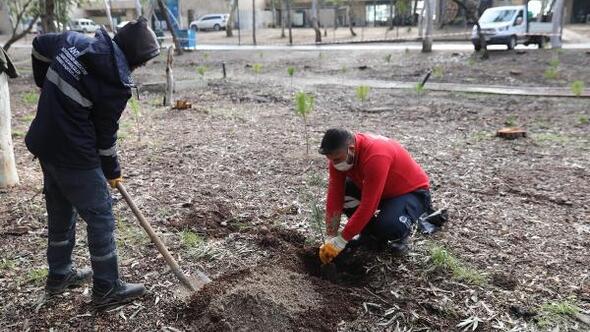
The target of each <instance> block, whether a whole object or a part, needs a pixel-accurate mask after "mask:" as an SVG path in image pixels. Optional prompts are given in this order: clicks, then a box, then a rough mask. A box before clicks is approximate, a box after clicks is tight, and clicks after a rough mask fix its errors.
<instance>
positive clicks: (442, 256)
mask: <svg viewBox="0 0 590 332" xmlns="http://www.w3.org/2000/svg"><path fill="white" fill-rule="evenodd" d="M430 262H431V264H432V265H433V266H434V267H435V268H438V269H441V270H446V271H449V272H450V273H451V274H452V275H453V278H455V279H457V280H462V281H466V282H469V283H471V284H474V285H483V284H485V283H486V276H485V275H483V274H482V273H480V272H479V271H477V270H475V269H473V268H470V267H468V266H466V265H465V264H463V263H462V262H461V261H460V260H459V259H458V258H457V257H455V256H454V255H453V254H451V253H450V252H449V251H448V250H447V249H445V248H444V247H442V246H433V247H432V248H431V249H430Z"/></svg>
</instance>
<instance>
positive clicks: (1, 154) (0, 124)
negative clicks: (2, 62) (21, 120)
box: [0, 73, 18, 188]
mask: <svg viewBox="0 0 590 332" xmlns="http://www.w3.org/2000/svg"><path fill="white" fill-rule="evenodd" d="M17 184H18V173H17V172H16V163H15V162H14V149H13V146H12V134H11V131H10V94H9V91H8V76H7V75H6V73H0V188H4V187H8V186H14V185H17Z"/></svg>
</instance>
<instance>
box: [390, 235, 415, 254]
mask: <svg viewBox="0 0 590 332" xmlns="http://www.w3.org/2000/svg"><path fill="white" fill-rule="evenodd" d="M408 239H409V236H408V237H405V238H403V239H400V240H394V241H389V242H388V243H387V248H388V249H389V252H391V253H392V254H393V255H394V256H398V257H403V256H406V255H407V254H408V253H409V252H410V244H409V241H408Z"/></svg>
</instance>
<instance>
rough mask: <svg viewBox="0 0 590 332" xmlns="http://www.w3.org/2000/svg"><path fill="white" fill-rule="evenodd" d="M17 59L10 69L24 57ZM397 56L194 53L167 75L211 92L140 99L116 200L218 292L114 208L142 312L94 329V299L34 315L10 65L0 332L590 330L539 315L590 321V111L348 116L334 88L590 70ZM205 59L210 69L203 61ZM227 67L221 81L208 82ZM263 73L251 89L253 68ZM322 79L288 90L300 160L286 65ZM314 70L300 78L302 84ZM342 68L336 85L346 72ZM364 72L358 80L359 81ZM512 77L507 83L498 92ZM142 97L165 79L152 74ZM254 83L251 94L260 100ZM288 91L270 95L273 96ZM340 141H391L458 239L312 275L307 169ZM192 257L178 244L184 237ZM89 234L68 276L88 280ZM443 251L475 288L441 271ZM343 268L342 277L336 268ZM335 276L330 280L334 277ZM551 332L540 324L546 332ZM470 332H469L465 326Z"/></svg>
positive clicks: (438, 239)
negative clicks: (357, 137)
mask: <svg viewBox="0 0 590 332" xmlns="http://www.w3.org/2000/svg"><path fill="white" fill-rule="evenodd" d="M19 52H20V53H19ZM388 53H389V52H381V51H380V52H366V51H358V52H352V51H351V52H347V53H343V52H325V53H323V55H322V56H321V57H320V55H319V53H317V52H309V53H303V52H287V53H286V52H270V51H267V52H264V53H263V54H262V55H260V54H259V53H258V52H208V53H207V54H208V55H207V56H205V55H204V53H202V52H196V53H189V54H187V55H185V56H183V57H181V58H178V59H177V62H176V66H177V67H176V70H175V74H176V77H177V78H179V79H183V80H184V79H197V77H196V76H197V74H196V72H195V69H194V68H195V66H197V65H202V64H205V65H207V66H208V68H209V70H208V72H207V74H206V75H205V78H204V80H205V82H206V84H202V85H195V86H194V87H192V86H190V85H189V86H188V87H185V88H182V89H179V90H178V91H177V95H176V98H182V99H187V100H189V101H191V102H192V103H193V105H194V106H193V108H192V109H189V110H182V111H179V110H170V109H168V108H165V107H162V106H160V103H161V100H162V94H161V93H158V92H153V91H147V90H144V91H143V92H142V93H141V100H140V103H141V105H142V110H141V115H140V117H139V118H135V117H134V115H133V114H132V113H131V112H129V111H128V112H125V113H124V117H123V118H122V120H121V129H120V135H119V136H120V142H119V146H120V149H119V150H120V157H121V163H122V167H123V174H124V177H125V181H126V185H127V187H128V191H129V192H130V193H131V194H132V195H133V197H134V199H135V200H136V203H137V204H138V206H139V207H140V209H141V210H142V211H143V212H144V214H145V215H146V216H147V217H148V219H149V221H150V222H151V224H152V225H153V226H154V227H155V228H156V229H157V232H158V233H159V234H160V235H161V236H162V238H163V239H164V241H165V242H166V244H167V245H168V247H169V248H170V250H171V251H172V252H173V254H174V256H175V257H177V258H178V259H179V261H180V264H181V266H182V267H183V269H184V270H185V271H186V272H188V273H191V271H195V270H196V269H201V270H204V271H205V272H206V273H207V274H209V275H210V276H211V278H212V279H213V282H212V283H211V284H209V285H208V286H206V287H205V288H204V289H203V290H202V291H201V292H199V293H198V294H194V296H193V297H192V298H190V299H183V298H181V297H179V296H177V292H176V290H177V288H178V287H179V286H178V282H177V281H176V279H175V278H174V276H173V274H172V273H170V271H169V269H168V268H167V267H166V266H165V265H164V262H163V260H162V259H161V257H159V255H158V254H157V251H156V250H155V248H154V246H153V245H152V244H150V243H149V241H148V240H147V239H146V236H145V235H144V233H143V231H142V230H141V229H140V228H139V226H138V225H137V223H136V221H135V219H134V217H133V215H132V214H131V212H130V210H129V209H128V208H127V207H126V206H125V204H124V201H122V200H121V198H120V196H119V195H118V194H117V193H113V195H114V197H115V198H116V199H117V201H116V204H115V215H116V216H117V225H118V230H117V244H118V251H119V257H120V265H121V267H120V271H121V275H122V277H123V278H124V279H125V280H128V281H135V282H144V283H145V284H146V286H147V287H148V290H149V292H148V295H147V296H146V297H145V298H143V299H141V300H138V301H135V302H134V303H132V304H129V305H126V306H123V307H120V308H114V309H113V310H111V311H109V312H100V313H96V312H93V311H92V310H91V308H90V307H89V304H88V301H89V291H90V289H89V288H88V287H82V288H79V289H74V290H72V291H70V292H68V293H66V294H64V295H63V296H60V297H58V298H55V299H51V300H50V301H48V302H43V301H42V300H41V299H42V297H43V282H44V278H43V274H42V272H43V269H44V268H46V262H45V249H44V248H45V245H46V241H47V225H46V218H47V216H46V213H45V208H44V201H43V196H42V193H41V188H42V177H41V172H40V169H39V165H38V162H37V161H34V160H32V156H31V155H30V154H29V153H28V152H27V151H26V148H25V146H24V142H23V137H24V134H25V133H26V130H27V128H28V125H29V123H30V121H31V119H32V116H33V115H34V114H35V105H34V103H31V102H30V100H29V99H30V97H31V95H34V94H35V93H37V89H36V88H34V87H33V80H32V77H31V71H30V69H29V68H30V67H29V66H30V64H29V63H28V62H27V59H28V58H29V57H30V56H29V54H27V52H25V51H24V50H22V49H17V50H15V51H14V53H13V55H14V57H15V58H16V60H17V62H18V63H20V65H19V67H20V68H21V73H22V76H21V78H18V79H16V80H12V81H11V85H10V89H11V103H12V106H13V138H14V146H15V151H16V155H17V163H18V169H19V175H20V177H21V185H20V186H19V187H16V188H11V189H2V190H0V229H1V230H0V249H1V252H2V254H1V258H0V263H1V265H0V296H1V297H2V298H3V299H4V300H3V301H2V303H1V304H0V312H1V316H0V317H1V318H0V325H1V326H2V327H3V328H5V329H10V330H13V329H15V330H27V329H30V330H47V329H50V328H54V329H58V330H89V329H96V330H101V331H102V330H124V331H134V330H148V331H152V330H176V329H178V330H222V331H226V330H227V331H229V330H396V328H399V330H403V329H405V330H408V329H412V330H431V331H450V330H458V329H459V328H458V327H457V325H458V324H460V323H461V322H468V323H469V322H470V321H471V322H474V321H477V322H478V326H477V330H478V331H491V330H511V329H512V330H514V331H534V330H546V329H550V328H553V327H554V326H558V325H559V326H561V327H562V328H563V329H564V330H567V329H569V330H576V329H577V330H580V331H583V330H588V328H589V327H588V326H586V325H584V323H582V322H580V321H579V320H578V319H576V318H574V317H573V316H568V315H562V316H559V317H560V320H550V321H549V322H547V315H546V314H545V311H544V309H543V308H544V307H546V305H547V304H549V303H552V302H555V303H563V302H564V301H567V303H573V304H575V306H576V307H578V308H579V313H582V314H588V313H590V312H589V310H590V271H589V270H588V266H589V259H588V257H590V241H589V240H588V239H589V238H590V237H589V235H590V224H589V220H590V218H589V217H590V207H589V205H588V202H589V201H590V194H589V193H588V190H587V188H588V187H589V186H590V173H589V171H588V169H589V167H590V124H588V121H587V119H588V117H590V111H589V110H590V107H589V106H590V102H589V100H588V99H583V98H532V97H511V96H493V95H483V94H463V93H444V92H432V91H425V92H422V93H418V92H416V91H413V90H387V89H373V90H371V91H370V95H369V100H368V101H366V102H360V101H358V100H357V99H356V97H355V91H354V89H350V88H343V87H341V86H339V82H341V81H342V80H354V79H362V78H366V77H371V78H375V79H384V80H407V81H412V82H413V81H417V79H418V78H420V77H421V76H422V74H423V72H424V71H425V70H426V69H428V68H431V67H432V65H433V64H440V65H442V66H443V67H444V68H445V69H444V71H443V72H444V75H443V77H442V78H440V79H441V80H449V81H453V82H464V83H469V82H476V83H478V84H485V83H486V82H489V83H494V84H513V85H515V86H516V85H531V86H533V85H554V86H564V85H567V84H569V82H571V81H573V80H576V79H580V80H583V81H585V83H586V86H588V85H589V84H590V73H589V72H588V69H587V68H589V67H588V66H587V65H588V64H589V63H588V62H589V58H590V57H589V56H588V55H587V54H586V53H585V52H584V51H565V52H562V53H560V54H559V57H560V68H561V69H560V73H561V74H560V75H561V76H560V81H553V80H549V81H544V78H543V77H542V76H543V70H544V69H543V68H545V67H546V63H547V61H549V59H550V58H551V57H552V56H553V54H552V53H551V52H550V51H545V50H542V51H540V52H533V51H527V52H526V53H525V54H516V53H513V52H505V53H495V52H494V53H492V59H491V60H489V61H488V62H481V63H480V62H479V60H475V65H473V66H471V65H469V64H468V63H466V62H468V61H469V60H468V59H469V57H470V54H459V55H453V54H452V53H450V52H440V53H433V54H432V55H422V54H418V53H410V54H406V53H404V52H401V53H394V55H393V57H392V60H391V62H390V63H386V62H385V61H384V60H383V59H384V57H385V56H386V55H387V54H388ZM205 58H206V59H205ZM220 61H225V62H226V63H227V64H228V65H229V69H230V71H229V78H228V79H227V80H222V79H220V78H219V77H220V75H221V74H220V70H219V72H217V71H216V69H215V68H218V67H217V66H218V64H219V63H220ZM254 63H261V64H262V65H263V67H262V68H263V69H262V73H260V74H259V75H256V74H255V73H253V72H252V69H251V68H248V67H246V64H254ZM289 64H290V65H294V66H296V67H297V68H298V71H297V74H296V75H301V76H304V77H305V76H307V75H309V76H312V75H313V76H314V77H315V76H317V77H321V78H325V82H326V83H325V84H321V85H316V86H300V85H297V83H295V84H294V88H293V90H298V89H305V90H306V91H307V92H309V93H311V94H313V95H314V96H315V97H316V109H315V110H314V111H313V112H312V114H311V115H310V117H309V119H308V120H309V124H310V127H309V130H310V149H309V155H308V156H307V155H306V144H305V139H304V133H303V127H302V120H301V119H300V118H298V117H297V116H296V115H295V114H294V112H293V109H292V93H293V90H292V89H291V87H290V80H289V78H288V77H287V74H286V66H287V65H289ZM306 65H307V66H309V67H308V69H305V70H303V67H304V66H306ZM344 65H345V66H346V67H347V68H348V69H349V70H347V71H342V70H341V69H342V66H344ZM364 65H366V66H367V67H368V68H370V69H365V70H360V69H353V68H359V67H360V66H364ZM510 70H515V71H520V72H522V74H521V75H518V76H517V78H512V77H511V76H506V73H509V71H510ZM136 74H137V75H136V76H137V81H138V82H140V83H148V82H153V81H159V80H163V77H164V71H163V67H162V63H161V62H157V63H155V64H152V65H150V66H147V67H144V68H141V69H140V70H138V72H137V73H136ZM253 82H255V83H253ZM277 82H280V83H277ZM507 124H510V125H517V126H520V127H522V128H525V129H526V130H527V137H526V138H521V139H516V140H503V139H500V138H496V137H495V132H496V130H497V129H499V128H502V127H505V126H507ZM333 126H346V127H348V128H350V129H352V130H358V131H370V132H374V133H377V134H382V135H385V136H389V137H392V138H395V139H397V140H399V141H400V142H401V143H402V144H404V145H405V146H406V147H407V148H408V149H409V151H410V152H411V153H412V154H413V156H414V157H415V159H416V160H417V161H418V162H419V163H420V164H421V165H423V167H424V168H425V170H426V171H427V173H428V174H429V175H430V177H431V182H432V196H433V201H434V205H435V207H447V208H448V209H449V212H450V217H451V221H450V222H449V223H448V224H447V225H446V226H445V227H444V228H443V230H442V231H441V232H438V233H436V234H434V235H433V236H429V237H426V236H422V235H419V234H415V235H414V236H413V237H412V251H411V254H410V255H409V256H407V257H404V258H398V257H394V256H392V255H391V254H389V253H386V252H370V251H362V250H361V251H359V252H358V253H357V254H355V255H353V256H351V257H349V259H347V260H345V261H344V262H341V263H340V267H339V268H338V267H337V270H336V274H335V275H336V276H337V277H336V278H332V277H330V274H328V275H326V272H325V271H324V270H323V269H322V268H321V267H320V266H319V264H318V261H317V256H315V253H316V252H317V247H318V245H319V243H320V242H321V241H320V236H319V234H317V233H316V232H314V231H313V230H312V228H313V226H312V222H311V220H312V208H313V206H314V205H317V206H320V207H322V206H323V204H324V199H325V198H324V197H325V190H326V181H327V172H326V170H325V166H326V164H325V160H324V159H323V158H322V157H321V156H319V155H317V154H316V153H315V150H316V148H317V146H318V144H319V141H320V139H321V135H322V133H323V131H324V130H326V129H327V128H330V127H333ZM187 231H192V232H194V233H196V234H198V235H199V239H200V242H199V241H197V242H198V243H187V242H186V241H183V232H184V233H186V232H187ZM85 237H86V234H85V229H84V225H83V221H80V222H79V224H78V245H77V247H76V249H75V251H74V258H75V260H76V262H77V264H78V265H79V266H84V265H89V261H88V251H87V248H86V243H87V241H86V238H85ZM433 246H442V247H444V248H446V249H447V250H448V251H449V252H450V253H452V255H454V256H455V257H456V258H457V259H458V260H459V261H460V262H461V263H462V264H464V266H467V267H469V268H470V269H471V271H475V273H476V274H478V275H481V276H483V280H482V281H480V282H472V281H469V280H465V279H461V278H460V277H457V276H456V275H454V274H453V273H452V271H450V270H449V269H445V268H440V267H438V268H437V267H436V266H435V265H434V263H433V258H432V254H431V248H432V247H433ZM347 264H348V265H347ZM328 273H330V272H329V271H328ZM544 324H547V325H544ZM468 326H469V328H471V327H472V326H473V325H468Z"/></svg>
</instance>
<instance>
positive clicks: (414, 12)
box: [412, 0, 418, 24]
mask: <svg viewBox="0 0 590 332" xmlns="http://www.w3.org/2000/svg"><path fill="white" fill-rule="evenodd" d="M417 9H418V0H414V10H412V19H413V21H414V24H418V18H417V17H416V10H417Z"/></svg>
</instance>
